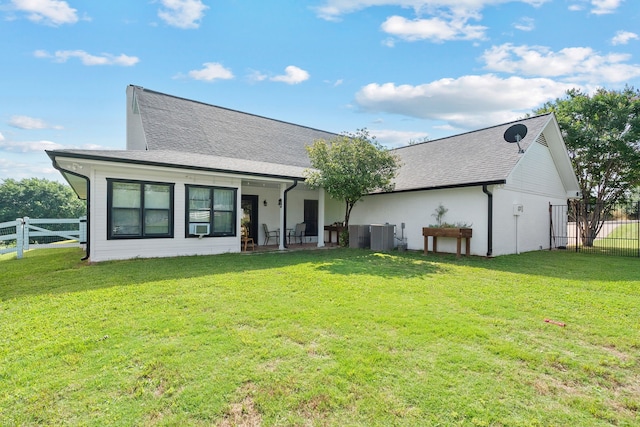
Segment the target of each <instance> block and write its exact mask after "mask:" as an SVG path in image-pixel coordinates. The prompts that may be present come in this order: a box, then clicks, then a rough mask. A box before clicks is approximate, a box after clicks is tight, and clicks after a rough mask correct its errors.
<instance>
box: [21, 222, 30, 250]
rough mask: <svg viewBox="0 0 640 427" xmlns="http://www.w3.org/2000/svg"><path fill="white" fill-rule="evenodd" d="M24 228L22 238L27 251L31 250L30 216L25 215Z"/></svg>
mask: <svg viewBox="0 0 640 427" xmlns="http://www.w3.org/2000/svg"><path fill="white" fill-rule="evenodd" d="M22 227H23V230H24V238H23V240H22V245H23V247H24V250H25V251H28V250H29V217H28V216H25V217H24V222H23V226H22Z"/></svg>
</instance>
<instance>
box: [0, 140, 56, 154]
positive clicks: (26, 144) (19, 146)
mask: <svg viewBox="0 0 640 427" xmlns="http://www.w3.org/2000/svg"><path fill="white" fill-rule="evenodd" d="M63 148H65V147H64V146H63V145H62V144H58V143H56V142H52V141H23V142H17V141H2V142H0V151H8V152H15V153H32V152H43V151H44V150H61V149H63Z"/></svg>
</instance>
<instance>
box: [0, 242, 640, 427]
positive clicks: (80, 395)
mask: <svg viewBox="0 0 640 427" xmlns="http://www.w3.org/2000/svg"><path fill="white" fill-rule="evenodd" d="M81 256H82V252H80V251H79V250H75V249H51V250H37V251H30V252H27V253H26V254H25V258H24V259H22V260H15V259H14V258H15V255H13V256H12V255H4V256H1V257H0V328H1V330H0V425H2V426H12V425H20V426H23V425H83V426H84V425H95V426H109V425H117V426H121V425H127V426H132V425H142V426H146V425H149V426H155V425H195V426H198V425H202V426H209V425H219V426H235V425H237V426H250V425H251V426H257V425H263V426H390V425H395V426H418V425H419V426H432V425H433V426H438V425H439V426H569V425H571V426H608V425H621V426H622V425H626V426H631V425H640V259H638V258H622V257H601V256H593V255H587V254H578V253H572V252H534V253H526V254H521V255H514V256H504V257H498V258H495V259H482V258H462V259H459V260H457V259H455V257H451V256H433V255H431V256H424V255H422V254H421V253H414V252H406V253H401V254H400V253H391V254H381V253H374V252H371V251H366V250H349V249H333V250H317V251H298V252H286V253H265V254H227V255H219V256H208V257H185V258H174V259H149V260H142V259H137V260H131V261H120V262H107V263H100V264H93V265H88V264H86V263H85V262H82V261H80V258H81ZM545 319H547V320H552V321H556V322H560V323H564V324H565V325H566V326H560V325H558V324H555V323H550V322H545Z"/></svg>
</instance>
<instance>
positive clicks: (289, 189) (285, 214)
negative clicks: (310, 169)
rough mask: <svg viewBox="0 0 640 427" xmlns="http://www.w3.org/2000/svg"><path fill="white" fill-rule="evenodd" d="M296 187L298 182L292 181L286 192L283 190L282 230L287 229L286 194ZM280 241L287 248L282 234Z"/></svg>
mask: <svg viewBox="0 0 640 427" xmlns="http://www.w3.org/2000/svg"><path fill="white" fill-rule="evenodd" d="M297 185H298V180H297V179H294V180H293V184H292V185H291V186H290V187H289V188H287V189H286V190H284V198H283V199H282V209H284V229H283V231H284V230H286V229H287V193H288V192H289V191H291V190H293V189H294V188H295V187H296V186H297ZM281 239H282V246H284V247H285V248H286V247H287V240H286V239H285V236H284V234H283V235H282V237H281Z"/></svg>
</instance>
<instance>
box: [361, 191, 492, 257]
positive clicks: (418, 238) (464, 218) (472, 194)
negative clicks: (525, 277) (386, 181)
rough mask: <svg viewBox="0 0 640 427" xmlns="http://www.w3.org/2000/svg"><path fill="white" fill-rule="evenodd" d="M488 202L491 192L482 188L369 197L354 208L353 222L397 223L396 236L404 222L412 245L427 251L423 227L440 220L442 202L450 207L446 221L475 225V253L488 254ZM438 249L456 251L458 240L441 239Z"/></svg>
mask: <svg viewBox="0 0 640 427" xmlns="http://www.w3.org/2000/svg"><path fill="white" fill-rule="evenodd" d="M487 203H488V202H487V195H486V194H484V193H483V192H482V187H468V188H456V189H448V190H432V191H415V192H407V193H393V194H381V195H376V196H367V197H365V198H364V199H362V200H361V201H360V202H358V203H357V204H356V205H355V207H354V208H353V211H352V213H351V218H350V220H349V224H385V223H389V224H394V225H395V226H396V237H400V236H401V234H402V230H401V228H400V224H401V223H403V222H404V223H405V230H404V237H406V238H407V245H408V248H409V249H412V250H424V237H423V236H422V227H428V226H429V225H431V224H435V223H436V219H435V218H434V217H433V216H432V215H433V213H434V211H435V209H436V208H437V207H438V206H439V205H440V204H442V205H443V206H444V207H445V208H447V209H449V211H448V212H447V213H446V215H445V216H444V218H443V220H444V221H446V222H449V223H457V222H464V223H467V224H471V228H473V237H472V238H471V254H473V255H480V256H484V255H486V252H487ZM429 241H430V243H429V250H431V249H432V244H431V240H429ZM396 243H397V242H396ZM438 251H439V252H451V253H455V251H456V240H455V239H446V238H440V239H438Z"/></svg>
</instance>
